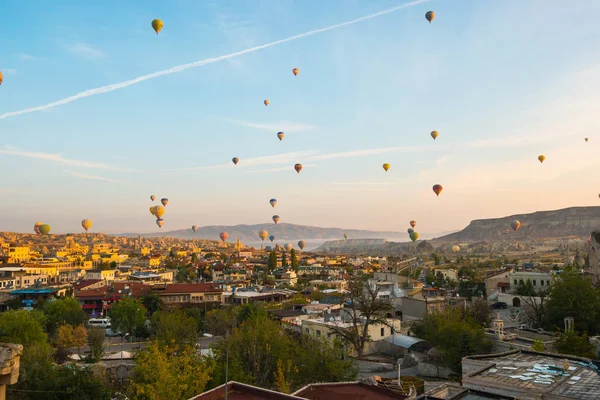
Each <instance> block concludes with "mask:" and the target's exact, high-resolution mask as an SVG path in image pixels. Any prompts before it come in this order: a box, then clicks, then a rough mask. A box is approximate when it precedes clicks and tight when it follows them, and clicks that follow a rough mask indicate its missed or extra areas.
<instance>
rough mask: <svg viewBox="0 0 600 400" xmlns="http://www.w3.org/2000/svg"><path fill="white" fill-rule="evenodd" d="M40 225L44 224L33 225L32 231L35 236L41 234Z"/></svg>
mask: <svg viewBox="0 0 600 400" xmlns="http://www.w3.org/2000/svg"><path fill="white" fill-rule="evenodd" d="M41 225H44V223H43V222H36V223H35V225H33V231H34V232H35V233H36V234H38V235H40V234H41V232H40V226H41Z"/></svg>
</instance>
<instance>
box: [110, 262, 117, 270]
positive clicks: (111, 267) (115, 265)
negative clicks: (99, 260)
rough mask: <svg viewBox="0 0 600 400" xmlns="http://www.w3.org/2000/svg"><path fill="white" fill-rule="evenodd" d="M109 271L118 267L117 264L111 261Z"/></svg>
mask: <svg viewBox="0 0 600 400" xmlns="http://www.w3.org/2000/svg"><path fill="white" fill-rule="evenodd" d="M109 266H110V269H117V267H118V266H119V264H117V262H116V261H111V262H110V264H109Z"/></svg>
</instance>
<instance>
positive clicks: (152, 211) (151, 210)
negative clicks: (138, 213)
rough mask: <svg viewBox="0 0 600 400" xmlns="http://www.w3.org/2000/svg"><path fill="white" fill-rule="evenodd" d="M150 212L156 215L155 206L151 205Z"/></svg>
mask: <svg viewBox="0 0 600 400" xmlns="http://www.w3.org/2000/svg"><path fill="white" fill-rule="evenodd" d="M150 214H152V215H154V206H152V207H150Z"/></svg>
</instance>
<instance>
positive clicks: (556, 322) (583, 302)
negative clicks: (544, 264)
mask: <svg viewBox="0 0 600 400" xmlns="http://www.w3.org/2000/svg"><path fill="white" fill-rule="evenodd" d="M548 297H549V298H548V299H547V300H546V302H545V306H546V322H545V326H546V328H547V329H549V330H550V329H556V328H559V327H561V326H563V320H564V318H565V317H567V316H571V317H574V318H575V330H576V331H578V332H583V331H587V332H589V333H590V334H591V335H596V334H598V333H600V290H599V289H598V288H596V287H594V285H593V283H592V280H591V279H590V278H589V277H587V276H584V275H581V274H579V273H578V272H567V271H565V272H563V273H562V274H560V276H559V277H557V278H556V280H555V281H554V283H553V284H552V286H551V288H550V293H549V296H548Z"/></svg>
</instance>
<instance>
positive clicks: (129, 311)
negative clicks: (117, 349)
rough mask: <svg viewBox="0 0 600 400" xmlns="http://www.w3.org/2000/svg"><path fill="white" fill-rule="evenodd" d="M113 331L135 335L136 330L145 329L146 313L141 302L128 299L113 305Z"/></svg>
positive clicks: (111, 314) (111, 313)
mask: <svg viewBox="0 0 600 400" xmlns="http://www.w3.org/2000/svg"><path fill="white" fill-rule="evenodd" d="M110 319H111V325H112V327H113V330H114V329H115V328H116V329H117V330H118V331H120V332H123V333H128V334H129V335H133V334H134V333H135V331H136V330H138V329H143V327H144V321H145V320H146V311H145V309H144V305H143V304H142V302H141V301H140V300H136V299H134V298H131V297H128V298H125V299H123V300H119V301H117V302H116V303H113V305H112V309H111V310H110Z"/></svg>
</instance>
